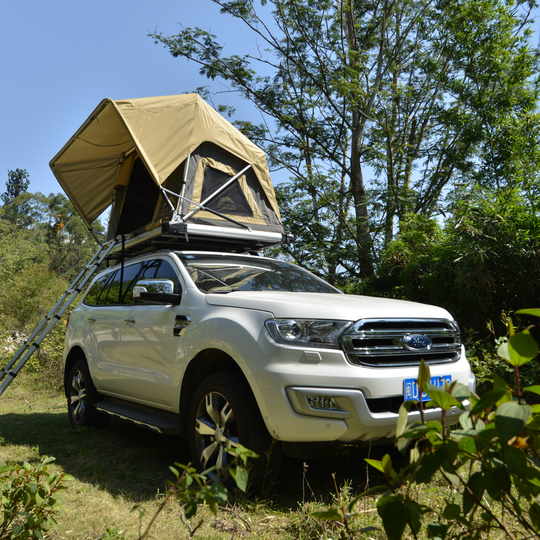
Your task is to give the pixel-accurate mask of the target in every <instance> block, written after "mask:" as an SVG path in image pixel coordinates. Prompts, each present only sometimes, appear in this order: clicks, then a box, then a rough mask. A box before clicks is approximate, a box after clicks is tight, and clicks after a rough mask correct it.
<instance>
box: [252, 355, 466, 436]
mask: <svg viewBox="0 0 540 540" xmlns="http://www.w3.org/2000/svg"><path fill="white" fill-rule="evenodd" d="M291 354H296V355H298V358H296V360H295V361H294V362H292V361H291V357H290V356H291ZM431 374H432V375H434V376H440V375H448V374H450V375H451V376H452V380H454V381H459V382H460V383H462V384H465V385H467V386H468V387H469V389H470V390H471V391H475V389H476V379H475V377H474V375H473V374H472V373H471V370H470V366H469V363H468V362H467V360H466V359H465V356H464V354H463V355H462V358H461V360H459V361H457V362H454V363H448V364H442V365H433V366H431ZM254 375H256V376H257V378H258V381H259V384H258V388H259V390H260V395H259V396H257V398H258V401H259V405H260V408H261V412H262V413H263V418H264V420H265V422H266V425H267V427H268V429H269V431H270V433H271V434H272V436H273V437H274V438H276V439H278V440H282V441H288V442H325V441H326V442H330V441H339V442H355V441H370V440H377V439H382V438H387V439H391V438H393V437H395V434H396V426H397V421H398V418H399V415H398V412H397V408H395V410H388V411H384V412H373V411H372V410H370V403H372V399H373V398H375V399H377V398H391V399H392V400H393V401H394V402H396V401H397V402H400V401H402V400H403V380H404V379H407V378H411V377H417V376H418V367H416V366H413V367H410V366H408V367H403V368H401V367H400V368H366V367H361V366H352V365H350V364H349V363H348V362H347V361H346V359H345V357H344V355H343V354H342V353H341V351H328V350H326V351H322V350H320V351H318V352H317V353H316V354H315V351H306V352H305V353H304V351H292V350H291V349H283V350H281V351H280V353H279V354H278V355H276V356H275V357H273V358H272V362H271V363H269V364H266V365H265V366H264V368H263V369H262V370H261V372H259V373H254ZM314 402H317V403H318V404H319V405H320V404H321V403H322V404H323V405H322V406H317V407H313V406H312V404H313V403H314ZM325 403H331V404H332V405H331V407H325V405H324V404H325ZM464 405H465V407H468V402H464ZM372 408H373V407H372ZM441 413H442V411H441V410H440V409H425V410H424V419H425V420H426V421H429V420H438V419H440V418H441V416H442V414H441ZM462 413H463V410H461V409H458V408H457V407H454V408H452V409H450V410H449V411H447V412H446V416H445V424H446V425H447V426H451V425H453V424H456V423H457V422H458V421H459V416H460V415H461V414H462ZM420 420H421V414H420V412H419V411H413V412H411V413H409V417H408V422H409V423H412V422H416V421H420Z"/></svg>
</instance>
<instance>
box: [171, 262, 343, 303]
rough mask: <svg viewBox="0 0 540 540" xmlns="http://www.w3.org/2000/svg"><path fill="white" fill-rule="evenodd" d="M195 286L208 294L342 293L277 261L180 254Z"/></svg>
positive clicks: (299, 270) (294, 267)
mask: <svg viewBox="0 0 540 540" xmlns="http://www.w3.org/2000/svg"><path fill="white" fill-rule="evenodd" d="M178 256H179V257H180V259H181V261H182V263H183V264H184V266H185V267H186V269H187V270H188V272H189V274H190V276H191V279H192V280H193V282H194V283H195V285H196V286H197V287H198V288H199V290H201V291H202V292H205V293H229V292H232V291H292V292H315V293H333V294H336V293H339V292H340V291H338V290H337V289H335V288H334V287H332V286H331V285H328V283H326V282H324V281H323V280H321V279H319V278H317V277H315V276H314V275H313V274H310V273H309V272H306V271H305V270H302V269H301V268H299V267H298V266H295V265H294V264H290V263H287V262H284V261H279V260H275V259H265V258H262V257H261V258H259V257H255V256H253V257H249V256H235V255H220V254H210V253H207V254H206V253H205V254H202V253H197V254H184V253H178Z"/></svg>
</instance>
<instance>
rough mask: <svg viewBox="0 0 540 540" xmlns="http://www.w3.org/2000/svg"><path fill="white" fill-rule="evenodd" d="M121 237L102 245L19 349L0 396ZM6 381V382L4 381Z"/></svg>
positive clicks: (4, 372)
mask: <svg viewBox="0 0 540 540" xmlns="http://www.w3.org/2000/svg"><path fill="white" fill-rule="evenodd" d="M120 238H121V237H117V238H114V239H113V240H109V241H108V242H105V243H103V244H101V245H100V247H99V248H98V250H97V251H96V253H95V255H94V256H93V257H92V258H91V259H90V261H89V262H88V264H87V265H86V266H85V267H84V268H83V269H82V270H81V272H80V273H79V275H78V276H77V277H76V278H75V280H74V281H73V283H72V284H71V285H70V286H69V287H68V289H67V290H66V292H65V293H64V294H63V295H62V296H61V298H60V299H59V300H58V302H56V304H55V305H54V307H53V308H52V309H51V310H50V311H49V313H48V314H47V315H45V317H44V318H43V320H42V321H41V322H40V323H39V324H38V325H37V327H36V329H35V330H34V331H33V332H32V335H31V336H30V337H29V338H28V339H27V340H26V341H25V342H24V344H23V345H21V347H20V348H19V349H18V351H17V352H16V353H15V355H14V356H13V358H12V359H11V360H10V361H9V362H8V363H7V364H6V365H5V366H4V367H3V368H2V369H1V370H0V381H3V382H2V384H0V396H1V395H2V394H3V393H4V390H5V389H6V388H7V387H8V386H9V385H10V384H11V382H12V381H13V379H14V378H15V377H16V376H17V375H18V373H19V371H20V370H21V369H22V368H23V367H24V365H25V364H26V362H28V360H29V359H30V357H31V356H32V354H34V352H35V351H37V349H39V346H40V345H41V342H42V341H43V340H44V339H45V338H46V337H47V335H48V334H49V333H50V332H51V330H52V329H53V328H54V326H55V325H56V323H57V322H58V321H59V320H60V319H61V318H62V316H63V315H64V314H65V312H66V311H67V309H68V308H69V306H70V305H71V304H72V303H73V301H74V300H75V299H76V298H77V296H79V294H80V293H81V291H82V290H83V289H84V287H85V285H86V284H87V283H88V281H89V280H90V278H91V277H92V276H93V274H94V272H95V271H96V270H97V269H98V267H99V265H100V264H101V263H102V262H103V261H104V259H105V258H106V257H107V256H108V255H109V253H110V252H111V251H112V249H113V248H114V247H115V246H116V245H117V244H118V243H121V239H120ZM4 379H5V380H4Z"/></svg>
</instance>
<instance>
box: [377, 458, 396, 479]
mask: <svg viewBox="0 0 540 540" xmlns="http://www.w3.org/2000/svg"><path fill="white" fill-rule="evenodd" d="M381 464H382V466H383V469H384V474H385V475H386V478H393V477H395V476H396V473H395V471H394V469H392V458H391V457H390V455H389V454H385V455H384V456H383V458H382V460H381Z"/></svg>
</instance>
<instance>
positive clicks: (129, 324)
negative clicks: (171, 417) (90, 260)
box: [117, 258, 181, 408]
mask: <svg viewBox="0 0 540 540" xmlns="http://www.w3.org/2000/svg"><path fill="white" fill-rule="evenodd" d="M127 277H128V278H129V279H130V280H131V281H128V280H126V281H125V287H124V288H125V293H124V295H123V299H122V301H123V302H124V304H125V305H126V307H127V306H129V309H126V310H125V314H126V317H125V319H124V321H123V324H122V325H121V330H120V344H119V358H120V364H119V372H118V381H117V388H118V391H119V393H120V394H122V395H123V396H124V397H126V398H128V399H130V400H136V401H139V402H144V403H148V404H150V405H160V406H165V407H167V408H169V407H171V408H172V407H173V399H174V387H173V384H174V365H175V359H176V348H177V346H178V337H177V335H175V324H176V315H177V311H178V306H175V305H172V304H164V303H154V302H153V301H152V300H150V301H140V300H139V299H138V298H137V295H135V298H134V295H133V290H134V288H135V286H136V285H137V283H139V282H140V283H142V284H144V285H148V283H151V282H152V281H161V282H164V281H168V282H171V283H172V286H173V290H174V293H175V294H180V293H181V285H180V280H179V278H178V275H177V273H176V271H175V270H174V268H173V267H172V265H171V263H170V262H169V261H168V260H166V259H164V258H156V259H151V260H148V261H145V262H144V263H143V264H142V265H141V267H140V269H139V271H138V272H137V273H136V274H135V273H134V272H131V273H129V275H128V276H127ZM138 288H140V287H138ZM176 334H177V332H176Z"/></svg>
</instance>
